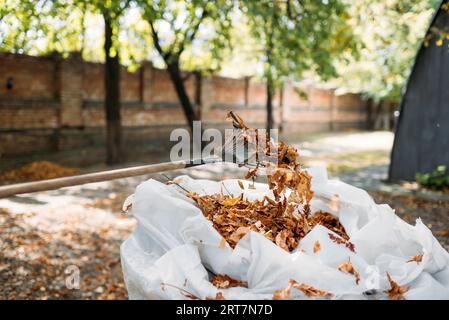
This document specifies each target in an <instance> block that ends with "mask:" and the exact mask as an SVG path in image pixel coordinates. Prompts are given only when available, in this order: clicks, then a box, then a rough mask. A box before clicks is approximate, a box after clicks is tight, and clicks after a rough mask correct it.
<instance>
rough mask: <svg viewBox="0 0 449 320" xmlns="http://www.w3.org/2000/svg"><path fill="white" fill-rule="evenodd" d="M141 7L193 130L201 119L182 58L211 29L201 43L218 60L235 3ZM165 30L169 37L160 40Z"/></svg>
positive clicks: (193, 0) (147, 0)
mask: <svg viewBox="0 0 449 320" xmlns="http://www.w3.org/2000/svg"><path fill="white" fill-rule="evenodd" d="M138 3H139V5H140V6H141V8H142V10H143V16H144V18H145V20H146V21H147V22H148V24H149V27H150V32H151V37H152V40H153V45H154V48H155V49H156V51H157V52H158V53H159V55H160V57H161V58H162V59H163V61H164V63H165V65H166V67H167V71H168V73H169V75H170V79H171V81H172V83H173V86H174V88H175V90H176V94H177V96H178V98H179V101H180V103H181V106H182V108H183V111H184V114H185V117H186V119H187V122H188V125H189V127H190V128H191V129H192V125H193V121H196V120H199V116H198V114H197V113H195V111H194V108H193V104H192V102H191V100H190V98H189V96H188V94H187V90H186V87H185V84H184V78H183V75H182V72H181V68H182V65H181V61H182V55H183V54H184V52H185V51H186V50H187V49H189V48H190V47H192V46H193V45H194V42H195V40H196V39H197V38H198V34H199V33H200V32H201V29H203V28H204V29H206V28H209V30H208V31H209V36H208V37H207V38H206V37H205V38H203V39H202V41H203V42H207V43H208V44H209V45H210V52H211V53H212V54H213V55H214V57H215V58H217V60H219V57H220V49H223V48H224V46H225V44H226V43H229V30H230V27H231V23H230V17H229V13H230V12H231V9H232V6H233V2H232V1H226V0H215V1H207V0H189V1H180V0H173V1H164V0H159V1H156V0H155V1H151V0H141V1H138ZM162 28H165V29H168V32H167V30H165V35H167V36H166V37H164V38H162V36H161V35H162V31H161V29H162ZM200 71H201V70H200Z"/></svg>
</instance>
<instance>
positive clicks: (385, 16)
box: [335, 0, 440, 102]
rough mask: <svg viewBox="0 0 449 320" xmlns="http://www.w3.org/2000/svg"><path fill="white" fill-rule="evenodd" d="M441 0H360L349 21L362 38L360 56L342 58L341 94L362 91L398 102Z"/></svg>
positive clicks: (376, 97) (351, 9) (379, 98)
mask: <svg viewBox="0 0 449 320" xmlns="http://www.w3.org/2000/svg"><path fill="white" fill-rule="evenodd" d="M439 2H440V1H438V0H425V1H423V0H388V1H372V0H357V1H352V2H350V3H351V5H350V11H349V14H350V19H349V21H348V22H349V24H350V26H351V29H352V30H353V32H354V34H355V35H356V36H357V37H358V38H359V39H360V45H361V51H360V55H359V56H358V57H354V56H351V55H348V56H347V57H346V59H344V60H340V61H338V64H337V70H338V73H339V78H338V79H337V81H335V84H336V86H337V87H339V88H340V93H343V92H361V93H364V94H365V95H366V96H367V97H371V98H374V99H375V100H376V101H379V100H389V101H396V102H398V101H399V100H400V98H401V95H402V90H403V89H404V86H405V83H406V81H407V78H408V75H409V73H410V70H411V66H412V64H413V61H414V58H415V56H416V52H417V49H418V46H419V44H420V42H421V41H422V39H423V37H424V35H425V32H426V30H427V28H428V24H429V20H430V17H431V16H432V14H433V12H434V11H435V9H436V7H437V4H439Z"/></svg>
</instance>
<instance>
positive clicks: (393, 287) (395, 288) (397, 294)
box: [385, 272, 410, 300]
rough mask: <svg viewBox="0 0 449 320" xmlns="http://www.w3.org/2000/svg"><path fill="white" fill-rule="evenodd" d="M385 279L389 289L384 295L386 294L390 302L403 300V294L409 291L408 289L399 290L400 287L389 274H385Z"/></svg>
mask: <svg viewBox="0 0 449 320" xmlns="http://www.w3.org/2000/svg"><path fill="white" fill-rule="evenodd" d="M387 278H388V281H389V282H390V289H389V290H387V291H385V293H387V294H388V297H390V299H391V300H405V296H404V295H405V294H406V293H407V292H408V291H409V290H410V287H406V288H404V289H403V288H401V286H400V285H398V284H397V283H396V282H395V281H394V280H393V279H392V278H391V276H390V274H389V273H388V272H387Z"/></svg>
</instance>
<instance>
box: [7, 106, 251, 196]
mask: <svg viewBox="0 0 449 320" xmlns="http://www.w3.org/2000/svg"><path fill="white" fill-rule="evenodd" d="M229 115H230V116H231V118H232V121H233V127H234V129H236V130H237V134H236V135H233V137H232V139H227V140H226V141H225V144H224V145H223V147H222V148H221V150H218V152H217V154H221V156H212V157H208V158H201V159H194V160H180V161H172V162H163V163H157V164H150V165H142V166H135V167H129V168H122V169H115V170H106V171H99V172H94V173H88V174H82V175H75V176H70V177H63V178H56V179H48V180H40V181H33V182H25V183H18V184H11V185H7V186H2V187H0V199H1V198H7V197H11V196H14V195H18V194H24V193H33V192H39V191H47V190H55V189H59V188H64V187H70V186H76V185H82V184H87V183H92V182H101V181H109V180H115V179H121V178H128V177H133V176H141V175H146V174H152V173H160V172H164V171H171V170H179V169H185V168H191V167H196V166H201V165H204V164H212V163H221V162H230V163H237V164H239V165H242V166H247V167H251V166H254V164H251V162H252V163H254V161H251V160H254V157H255V154H256V153H257V152H260V150H259V146H258V145H256V146H254V145H250V144H248V143H247V141H246V140H245V139H244V138H243V133H242V130H241V129H242V122H241V119H240V118H239V117H238V116H236V115H235V114H234V113H232V112H230V113H229ZM245 129H246V127H245ZM239 143H240V144H239ZM239 145H240V146H243V150H242V148H241V149H238V146H239ZM254 148H255V149H254ZM242 151H243V152H242Z"/></svg>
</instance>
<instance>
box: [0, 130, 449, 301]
mask: <svg viewBox="0 0 449 320" xmlns="http://www.w3.org/2000/svg"><path fill="white" fill-rule="evenodd" d="M391 142H392V135H391V133H387V132H378V133H347V134H339V135H332V136H320V137H318V138H316V139H310V140H309V141H303V142H302V143H299V144H298V147H299V148H300V150H301V154H302V156H303V161H304V163H305V164H306V165H317V164H318V165H326V166H327V167H328V169H329V174H330V175H331V176H332V177H335V178H340V179H342V180H343V181H346V182H348V183H351V184H355V185H358V186H360V187H364V188H366V189H367V190H368V191H369V192H370V194H371V195H372V196H373V197H374V199H375V200H376V202H377V203H388V204H390V205H391V207H393V208H394V209H396V213H397V214H398V215H399V216H400V217H401V218H403V219H404V220H406V221H407V222H409V223H412V224H413V223H414V221H415V220H416V219H417V218H418V217H420V218H421V219H422V220H423V222H424V223H425V224H426V225H427V226H428V227H429V228H430V229H431V230H432V232H433V234H434V235H435V236H436V237H437V239H438V240H439V241H440V242H441V244H442V245H443V246H444V247H445V248H446V249H449V231H448V230H449V219H448V216H449V197H447V196H441V195H436V196H435V195H433V194H431V196H426V197H421V196H417V194H416V192H415V191H410V190H409V189H407V188H404V187H403V186H400V185H393V186H392V185H388V184H385V183H384V182H383V181H382V180H383V178H384V175H385V168H386V167H387V166H388V155H389V149H390V148H391ZM373 168H374V169H373ZM242 172H243V169H239V168H236V167H235V166H232V165H228V166H206V167H203V168H192V169H189V170H182V171H178V172H170V173H167V176H168V178H172V177H174V176H177V175H179V174H189V175H191V176H192V177H194V178H205V179H215V180H217V179H222V178H229V177H241V175H242ZM150 177H152V178H156V179H158V180H161V181H164V180H166V178H165V177H164V176H161V175H153V176H146V177H135V178H128V179H122V180H116V181H110V182H102V183H93V184H88V185H84V186H78V187H71V188H64V189H59V190H55V191H48V192H40V193H35V194H29V195H23V196H17V197H12V198H8V199H0V299H126V298H127V293H126V288H125V285H124V281H123V274H122V270H121V265H120V254H119V252H120V245H121V243H122V242H123V241H124V240H125V239H126V237H127V236H128V234H129V233H130V232H131V231H132V230H133V228H134V226H135V221H134V219H133V218H131V217H128V216H126V215H124V214H123V213H121V207H122V204H123V201H124V199H125V198H126V197H127V196H128V195H130V194H131V193H132V192H133V190H134V188H135V187H136V186H137V185H138V184H139V183H140V182H142V181H144V180H146V179H148V178H150ZM74 274H78V275H79V288H76V287H75V288H73V286H71V284H72V282H71V281H72V280H73V279H74V278H73V275H74Z"/></svg>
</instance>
